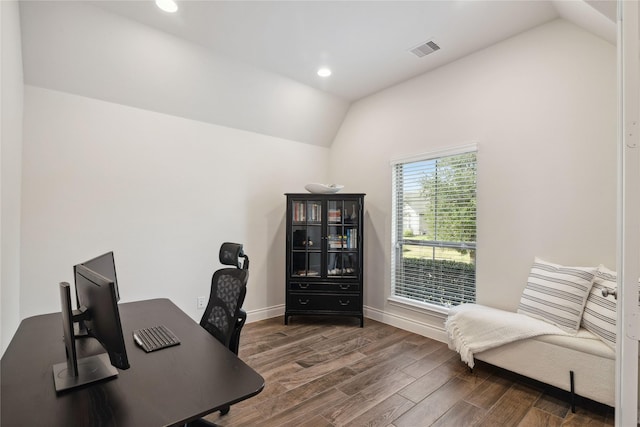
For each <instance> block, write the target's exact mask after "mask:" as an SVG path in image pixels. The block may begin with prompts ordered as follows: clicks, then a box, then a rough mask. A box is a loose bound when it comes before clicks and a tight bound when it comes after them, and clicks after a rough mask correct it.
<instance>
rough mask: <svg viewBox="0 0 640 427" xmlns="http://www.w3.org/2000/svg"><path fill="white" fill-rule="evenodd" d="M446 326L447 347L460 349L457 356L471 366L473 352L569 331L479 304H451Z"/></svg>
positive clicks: (522, 315)
mask: <svg viewBox="0 0 640 427" xmlns="http://www.w3.org/2000/svg"><path fill="white" fill-rule="evenodd" d="M445 329H446V330H447V335H448V337H449V348H450V349H452V350H455V351H457V352H458V353H460V359H462V361H463V362H465V363H466V364H467V365H469V367H470V368H473V365H474V360H473V355H474V354H475V353H480V352H483V351H485V350H489V349H491V348H494V347H499V346H501V345H503V344H507V343H510V342H513V341H517V340H522V339H526V338H531V337H536V336H539V335H571V334H569V333H568V332H565V331H563V330H562V329H560V328H558V327H557V326H555V325H552V324H550V323H546V322H543V321H542V320H538V319H534V318H532V317H529V316H526V315H524V314H519V313H513V312H510V311H504V310H499V309H497V308H491V307H486V306H483V305H478V304H462V305H459V306H457V307H454V308H452V309H451V310H450V311H449V316H448V318H447V321H446V322H445Z"/></svg>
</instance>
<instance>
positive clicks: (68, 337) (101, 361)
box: [53, 282, 118, 392]
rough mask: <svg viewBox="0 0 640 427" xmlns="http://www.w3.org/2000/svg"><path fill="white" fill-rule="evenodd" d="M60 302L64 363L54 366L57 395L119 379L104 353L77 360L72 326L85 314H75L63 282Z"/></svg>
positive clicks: (66, 287)
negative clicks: (92, 384)
mask: <svg viewBox="0 0 640 427" xmlns="http://www.w3.org/2000/svg"><path fill="white" fill-rule="evenodd" d="M60 303H61V305H62V328H63V331H64V344H65V349H66V354H67V361H66V362H62V363H57V364H55V365H53V382H54V384H55V387H56V392H61V391H64V390H69V389H72V388H76V387H80V386H83V385H86V384H90V383H93V382H96V381H100V380H104V379H107V378H113V377H116V376H118V370H117V369H116V368H115V367H113V366H112V365H111V361H110V360H109V355H108V354H107V353H102V354H98V355H95V356H89V357H83V358H78V356H77V353H76V338H77V337H76V334H75V330H74V325H75V324H76V323H78V322H80V321H82V320H83V319H84V318H85V317H83V316H85V315H86V313H83V312H81V311H78V312H77V313H74V311H73V310H72V309H71V290H70V286H69V284H68V283H65V282H63V283H60Z"/></svg>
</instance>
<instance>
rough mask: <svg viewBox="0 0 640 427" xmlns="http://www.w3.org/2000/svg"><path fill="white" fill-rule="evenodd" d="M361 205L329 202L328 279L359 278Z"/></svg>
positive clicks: (338, 201) (340, 201)
mask: <svg viewBox="0 0 640 427" xmlns="http://www.w3.org/2000/svg"><path fill="white" fill-rule="evenodd" d="M359 218H360V204H359V203H358V202H357V201H355V200H354V201H350V200H335V201H334V200H331V201H328V202H327V236H326V240H327V266H326V272H325V273H326V276H327V277H358V276H359V274H360V272H359V271H358V266H359V265H360V262H359V259H358V240H359V237H358V233H359V231H360V224H359Z"/></svg>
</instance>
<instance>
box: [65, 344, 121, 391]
mask: <svg viewBox="0 0 640 427" xmlns="http://www.w3.org/2000/svg"><path fill="white" fill-rule="evenodd" d="M77 363H78V375H77V376H76V375H73V370H72V369H71V370H70V369H69V365H68V363H67V362H62V363H57V364H55V365H53V381H54V383H55V386H56V392H61V391H64V390H69V389H72V388H76V387H81V386H83V385H86V384H90V383H93V382H96V381H100V380H105V379H107V378H112V377H116V376H118V370H117V369H116V368H114V367H113V366H111V362H110V361H109V355H108V354H107V353H102V354H98V355H95V356H89V357H83V358H81V359H78V362H77Z"/></svg>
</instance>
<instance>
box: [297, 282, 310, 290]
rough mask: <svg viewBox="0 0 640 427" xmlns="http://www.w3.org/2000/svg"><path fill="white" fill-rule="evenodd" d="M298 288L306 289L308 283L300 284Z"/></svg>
mask: <svg viewBox="0 0 640 427" xmlns="http://www.w3.org/2000/svg"><path fill="white" fill-rule="evenodd" d="M298 286H300V289H307V288H308V287H309V284H308V283H300V284H299V285H298Z"/></svg>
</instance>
